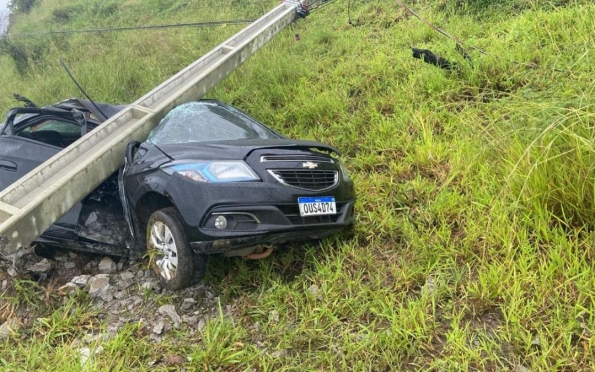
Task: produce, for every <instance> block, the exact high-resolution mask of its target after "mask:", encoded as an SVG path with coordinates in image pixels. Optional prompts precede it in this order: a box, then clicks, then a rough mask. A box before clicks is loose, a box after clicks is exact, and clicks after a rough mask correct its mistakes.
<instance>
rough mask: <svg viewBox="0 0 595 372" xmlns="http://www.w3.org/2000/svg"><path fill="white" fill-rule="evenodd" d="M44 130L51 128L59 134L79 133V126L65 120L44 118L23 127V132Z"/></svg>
mask: <svg viewBox="0 0 595 372" xmlns="http://www.w3.org/2000/svg"><path fill="white" fill-rule="evenodd" d="M44 130H53V131H56V132H58V133H60V134H70V135H73V134H80V133H81V127H80V126H78V125H77V124H73V123H69V122H65V121H58V120H45V121H42V122H40V123H37V124H33V125H31V126H28V127H27V128H25V129H23V132H29V133H31V132H36V131H44Z"/></svg>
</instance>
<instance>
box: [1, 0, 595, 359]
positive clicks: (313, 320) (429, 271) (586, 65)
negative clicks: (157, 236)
mask: <svg viewBox="0 0 595 372" xmlns="http://www.w3.org/2000/svg"><path fill="white" fill-rule="evenodd" d="M203 3H204V4H213V3H212V2H208V1H206V2H200V3H198V2H196V1H194V2H188V3H184V2H182V1H178V0H171V1H160V2H157V1H152V2H140V1H124V2H110V1H107V2H95V3H93V2H91V3H87V2H79V1H75V0H72V1H69V2H67V4H65V3H64V2H58V1H54V0H46V1H44V2H43V3H42V4H41V6H39V7H37V8H34V10H33V11H32V12H31V13H30V14H29V15H26V16H19V17H16V19H14V22H13V25H12V32H15V33H16V32H30V31H36V30H44V29H56V28H58V27H63V28H68V29H75V28H83V27H84V28H87V27H99V26H105V25H110V26H119V25H130V24H142V23H146V24H163V23H170V22H172V23H175V22H185V21H196V20H205V19H224V18H228V17H229V18H231V17H239V18H242V17H243V16H244V15H246V16H247V17H248V16H253V15H254V13H256V14H258V13H259V12H261V11H264V10H265V9H267V8H268V4H265V5H264V6H262V8H258V9H252V8H244V7H241V6H235V5H234V6H232V5H230V6H229V7H227V8H225V11H222V10H221V8H222V7H215V8H213V7H207V8H206V10H199V8H198V6H202V5H204V4H203ZM232 3H233V4H236V3H239V2H231V3H230V4H232ZM409 3H410V4H409V5H411V6H413V7H414V8H415V9H416V10H418V11H420V12H421V13H422V14H423V15H424V16H425V17H426V18H428V19H429V20H430V21H431V22H434V23H435V24H436V25H437V26H439V27H442V28H444V29H445V30H447V31H448V32H450V33H452V34H454V35H457V36H458V37H460V38H461V39H463V40H465V41H467V42H468V43H469V44H471V45H474V46H477V47H480V48H482V49H485V50H486V51H488V52H489V53H490V56H481V55H479V54H477V53H473V52H472V53H471V55H472V58H473V64H472V65H471V64H468V63H466V61H464V60H463V59H462V57H461V56H459V55H458V54H457V52H456V51H455V50H454V43H453V42H451V41H449V40H448V39H445V38H444V37H442V36H440V35H438V34H436V33H435V32H433V31H432V30H431V29H429V28H427V27H425V26H424V25H423V24H422V23H421V22H420V21H419V20H417V19H415V18H413V17H410V16H408V15H407V14H406V12H405V11H403V10H402V9H400V8H399V7H398V5H397V4H395V2H391V1H368V2H354V4H353V9H352V11H353V16H354V18H355V19H358V20H359V26H358V27H351V26H349V25H348V24H347V23H346V16H347V14H346V1H337V2H335V3H334V4H332V5H330V6H328V7H326V8H325V9H324V10H321V11H320V12H315V13H313V14H312V15H311V16H310V17H309V18H308V19H306V20H305V21H301V22H300V23H298V24H297V25H295V26H292V27H291V30H286V31H284V32H283V33H282V34H280V35H279V36H278V37H277V38H275V39H274V40H273V41H272V42H271V43H270V45H268V46H267V47H265V48H264V49H262V50H261V51H259V52H258V53H257V54H256V55H255V56H254V57H252V59H251V60H249V61H248V62H247V63H246V65H244V66H243V67H241V68H240V69H238V70H237V71H236V72H234V73H233V74H232V75H231V76H230V77H229V78H227V79H226V80H225V81H224V82H223V83H222V84H221V85H219V86H218V87H217V88H216V89H215V90H214V91H213V92H211V93H210V97H216V98H218V99H221V100H223V101H226V102H229V103H231V104H233V105H236V106H238V107H240V108H242V109H244V110H246V111H247V112H249V113H250V114H252V115H253V116H255V117H256V118H258V119H260V120H262V121H263V122H265V123H267V124H268V125H270V126H272V127H273V128H275V129H276V130H278V131H280V132H282V133H284V134H286V135H288V136H291V137H295V138H306V139H315V140H319V141H323V142H328V143H330V144H332V145H334V146H336V147H338V148H340V149H342V150H343V152H344V160H345V163H346V164H347V167H348V169H349V170H350V172H351V176H352V178H353V179H354V181H355V184H356V186H357V190H358V195H359V200H358V204H357V227H356V230H355V232H354V234H353V236H351V237H347V238H330V239H326V240H324V241H323V242H322V243H321V244H319V245H296V246H292V247H288V249H283V250H279V251H278V252H276V253H275V254H274V255H273V256H271V257H270V258H269V259H267V260H263V261H259V262H245V261H242V260H239V259H226V258H220V257H216V258H212V259H210V261H209V265H210V267H209V274H208V276H207V279H206V280H207V282H208V283H209V284H211V285H212V286H214V287H215V288H216V290H217V291H218V292H220V293H221V298H222V306H223V307H225V306H226V305H229V306H230V307H229V309H228V310H229V311H226V312H222V313H221V315H220V316H219V317H217V318H215V319H212V320H211V321H209V323H208V324H207V327H206V328H205V329H204V330H203V331H202V332H199V333H196V334H194V335H190V334H188V333H186V331H185V330H181V331H178V332H174V333H171V334H170V335H169V336H167V337H166V338H165V340H164V341H163V342H162V343H161V344H153V343H151V342H150V341H149V340H148V338H147V336H146V335H144V334H143V333H142V332H139V330H138V329H139V328H138V327H135V326H134V325H129V326H127V328H125V329H124V330H123V331H122V332H121V333H120V334H119V335H118V337H117V338H115V339H113V340H111V341H109V342H108V343H106V344H103V347H104V348H105V349H104V352H103V353H102V354H101V355H102V357H101V358H99V360H97V362H96V364H94V367H93V368H94V369H96V370H114V371H115V370H122V371H124V370H129V369H134V370H145V369H151V367H150V366H149V362H151V361H153V360H155V359H157V357H158V356H161V355H168V354H175V355H182V356H184V358H186V357H190V358H191V360H190V361H188V362H185V364H184V366H185V367H186V368H187V370H188V369H189V370H194V369H196V370H198V369H207V370H208V369H212V370H248V369H250V368H255V369H256V370H262V371H278V370H286V371H294V370H295V371H303V370H355V371H364V370H365V371H367V370H374V371H382V370H436V371H458V370H460V371H468V370H481V371H483V370H489V371H492V370H494V371H495V370H512V369H514V368H515V366H516V365H518V364H521V365H524V366H526V367H528V368H531V369H532V370H537V371H551V370H565V371H579V370H581V371H589V370H593V369H594V368H595V359H594V357H593V352H592V350H593V348H594V347H595V338H594V336H593V331H594V330H595V319H594V317H595V314H594V310H593V307H594V301H595V290H594V288H595V275H594V270H593V258H594V257H595V251H594V244H593V242H594V238H595V232H594V231H595V230H594V228H595V213H594V212H595V180H594V177H593V164H594V160H595V152H594V142H593V139H594V138H593V136H594V135H593V126H594V113H595V106H594V105H595V98H594V95H593V90H594V86H595V85H594V83H593V79H592V77H593V75H594V72H595V71H594V68H593V66H595V63H594V62H595V53H594V52H593V49H592V45H593V44H594V41H595V40H594V37H593V29H595V7H594V6H593V5H591V4H589V2H587V1H557V2H552V1H547V2H546V1H531V0H515V1H500V2H490V4H488V2H485V1H483V2H481V1H466V2H464V1H448V2H447V1H438V2H429V1H415V2H413V1H411V2H409ZM84 4H90V5H84ZM274 4H275V2H274V1H272V2H271V4H270V5H271V6H272V5H274ZM488 5H489V6H488ZM94 7H95V8H94ZM110 7H112V8H110ZM114 7H115V8H114ZM65 8H68V9H71V10H72V9H79V10H77V11H71V12H70V13H69V17H70V19H69V21H68V22H67V23H64V24H60V25H57V24H56V23H55V20H52V19H53V18H52V17H54V15H55V14H60V12H57V13H56V12H55V9H65ZM96 8H97V9H100V10H101V9H107V8H109V9H111V10H110V12H111V13H110V14H108V15H103V16H101V15H100V11H99V13H97V11H96ZM181 9H183V10H181ZM220 12H223V13H220ZM89 15H94V16H92V17H90V16H89ZM238 29H239V27H231V26H228V27H219V28H214V29H208V30H207V29H178V30H168V31H139V32H129V33H124V32H122V33H117V34H106V35H103V36H101V35H85V36H80V35H79V36H68V37H62V36H60V37H51V38H50V37H48V38H34V39H16V38H15V39H12V40H11V41H12V42H13V43H22V45H23V47H24V48H26V50H27V51H28V53H30V54H29V55H30V56H35V58H33V57H30V58H29V60H28V61H27V65H26V67H25V68H24V69H23V68H22V71H20V72H19V70H17V69H16V68H15V64H14V61H13V60H12V58H11V57H10V56H8V55H6V54H4V55H0V79H1V81H2V82H3V84H2V88H1V89H2V91H1V94H0V108H1V109H2V111H6V109H7V108H9V107H10V106H11V105H13V104H14V102H13V101H11V99H10V97H9V93H12V92H19V93H21V94H23V95H25V96H28V97H29V98H31V99H33V100H34V101H38V102H39V103H42V104H47V103H52V102H55V101H57V100H59V99H62V98H66V97H68V96H78V95H79V93H78V92H77V91H76V88H75V87H74V86H73V84H72V83H71V82H70V81H69V80H68V78H67V77H66V75H65V74H64V73H63V72H62V71H61V69H60V67H59V65H58V63H57V59H58V57H61V58H63V59H65V61H66V62H67V64H68V65H69V66H70V67H71V69H72V70H73V72H74V74H75V76H77V77H78V79H79V80H80V82H81V83H82V84H83V85H84V86H85V87H86V88H87V91H88V92H89V93H90V94H91V95H92V96H93V97H94V98H95V99H97V100H99V101H107V102H114V103H119V102H130V101H133V100H135V99H136V98H138V97H140V96H141V95H142V94H144V93H145V92H147V91H149V90H150V89H151V88H152V87H153V86H154V85H155V84H157V83H158V82H160V81H162V80H163V79H165V78H167V77H168V76H170V75H171V74H173V73H175V72H176V71H178V70H179V69H181V68H182V67H184V66H185V65H186V64H187V63H190V62H191V61H193V60H194V59H196V58H198V57H199V56H200V55H201V54H203V53H205V52H207V51H208V50H209V49H210V48H212V47H213V46H215V45H216V44H217V43H218V42H219V41H222V40H224V39H225V38H226V37H228V36H230V35H232V34H233V33H234V32H236V31H237V30H238ZM295 33H298V34H300V37H301V40H300V41H299V42H296V41H295V38H294V34H295ZM410 46H415V47H421V48H428V49H432V50H433V51H435V52H438V53H440V54H442V55H444V56H445V57H447V58H449V59H452V60H454V61H455V62H456V63H458V64H459V66H460V69H459V70H457V71H451V72H448V71H444V70H440V69H438V68H435V67H433V66H430V65H427V64H424V63H422V62H421V61H419V60H415V59H413V58H411V55H410V54H411V52H410V50H409V47H410ZM36 50H41V52H38V53H37V54H35V51H36ZM515 61H518V62H523V63H535V64H536V65H537V68H527V67H526V66H524V65H522V64H518V63H516V62H515ZM313 285H315V286H316V288H318V289H317V290H311V288H312V286H313ZM27 288H29V287H27ZM27 288H25V287H23V289H22V291H25V293H26V296H25V297H24V298H25V299H26V298H32V297H31V296H32V295H31V291H32V289H31V288H29V289H27ZM11 298H12V297H11ZM23 301H24V302H22V303H19V304H15V306H20V308H23V307H27V306H32V304H30V303H27V301H26V300H23ZM86 301H88V300H87V299H84V298H82V299H77V300H76V301H75V302H72V301H70V302H68V303H66V304H61V303H55V304H54V305H52V306H50V308H49V309H46V308H44V309H43V310H44V313H45V315H44V318H48V319H51V321H49V320H48V321H44V322H34V323H33V324H32V325H31V326H30V327H29V328H25V330H23V331H20V332H19V333H18V337H15V338H13V339H11V340H10V341H8V342H5V343H0V365H2V366H3V368H4V369H6V370H43V369H44V367H45V366H47V365H52V366H56V369H57V370H58V369H59V370H79V367H78V364H77V363H76V350H77V348H76V347H74V346H73V345H72V342H73V340H76V339H78V338H80V337H82V336H83V335H84V333H85V329H89V328H92V329H93V330H94V331H98V330H99V329H102V327H105V326H106V325H105V324H101V322H100V321H98V320H96V317H95V315H96V314H93V313H92V312H88V311H87V309H88V308H87V307H86V306H87V305H86V304H87V302H86ZM275 312H276V314H278V320H277V319H275V318H276V316H275ZM65 314H68V315H65ZM0 320H3V319H0ZM85 327H87V328H85ZM259 345H260V346H259ZM275 352H277V353H276V354H275ZM160 368H161V367H160Z"/></svg>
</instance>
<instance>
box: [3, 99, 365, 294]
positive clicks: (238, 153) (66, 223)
mask: <svg viewBox="0 0 595 372" xmlns="http://www.w3.org/2000/svg"><path fill="white" fill-rule="evenodd" d="M66 103H68V105H65V102H63V103H60V104H57V105H54V106H52V107H47V108H42V109H33V108H30V109H15V110H12V111H11V112H10V113H9V115H8V118H7V121H6V123H5V125H4V127H3V128H2V129H1V134H0V189H3V188H5V187H7V186H8V185H9V184H11V183H12V182H14V181H15V180H17V179H18V178H19V177H21V176H23V175H24V174H25V173H27V172H28V171H30V170H31V169H33V168H34V167H35V166H37V165H39V164H40V163H42V162H43V161H45V160H47V159H48V158H49V157H51V156H52V155H54V154H56V153H57V152H58V151H60V149H61V148H62V147H65V146H68V145H69V144H70V143H72V142H73V141H74V140H76V139H78V138H80V136H84V135H85V134H86V133H87V132H88V131H91V130H93V128H95V127H96V126H97V125H98V124H100V123H101V121H102V120H101V119H99V118H100V117H109V116H112V115H113V114H115V113H117V112H118V111H119V109H121V106H108V105H101V106H99V107H95V106H94V105H93V104H90V102H88V101H80V100H69V101H66ZM97 109H100V110H97ZM97 111H99V112H97ZM103 111H105V112H103ZM101 112H103V114H105V115H104V116H102V115H103V114H101ZM106 112H107V114H106ZM337 155H339V152H338V151H337V150H335V149H334V148H332V147H331V146H328V145H325V144H322V143H319V142H312V141H301V140H292V139H287V138H285V137H283V136H281V135H280V134H278V133H276V132H275V131H273V130H271V129H269V128H267V127H266V126H264V125H263V124H261V123H259V122H258V121H256V120H255V119H253V118H251V117H250V116H248V115H246V114H245V113H243V112H241V111H239V110H237V109H235V108H233V107H231V106H229V105H226V104H224V103H221V102H218V101H214V100H202V101H198V102H190V103H186V104H183V105H180V106H178V107H176V108H175V109H173V110H172V111H170V112H169V113H168V114H167V116H166V117H165V118H164V119H163V120H162V121H161V122H160V124H159V125H158V126H157V127H156V128H155V129H153V131H152V132H151V133H150V134H149V136H148V138H147V140H146V141H145V142H143V143H139V142H132V143H130V144H129V145H128V148H127V151H126V156H125V159H124V165H123V167H122V168H121V169H120V171H119V172H118V173H117V174H114V175H112V177H110V178H109V179H108V180H107V181H105V182H104V183H103V184H102V185H100V186H99V187H98V188H97V189H96V190H95V191H93V193H91V194H89V195H88V196H87V197H86V198H85V199H84V200H82V202H81V203H79V204H78V205H77V206H75V207H74V208H73V209H72V210H70V211H69V212H68V213H67V214H66V215H65V216H64V217H63V218H62V219H60V220H59V221H58V222H56V223H55V224H54V225H53V226H52V227H51V228H50V229H48V230H47V231H46V232H44V234H43V235H42V236H41V237H40V238H39V239H38V242H40V243H45V244H53V245H60V246H62V247H67V248H71V249H78V250H85V251H91V252H97V253H103V254H115V255H138V254H146V253H148V255H149V257H150V261H151V264H152V266H153V267H154V269H155V270H156V271H157V272H158V273H159V275H160V277H161V280H162V282H163V284H164V286H165V287H166V288H169V289H180V288H183V287H185V286H188V285H190V284H191V283H193V282H195V281H197V280H198V279H200V278H201V277H202V275H203V274H204V271H205V259H204V255H206V254H214V253H220V254H224V255H226V256H243V257H247V258H262V257H265V256H267V255H268V254H270V252H271V251H272V246H276V245H279V244H281V243H284V242H289V241H296V240H305V239H320V238H323V237H325V236H328V235H331V234H334V233H337V232H339V231H342V230H345V229H347V228H349V227H350V226H351V225H352V224H353V222H354V214H353V211H354V203H355V192H354V187H353V182H352V181H351V180H350V179H349V176H348V174H347V172H346V171H345V168H344V167H343V166H342V164H341V162H340V161H339V160H338V158H337Z"/></svg>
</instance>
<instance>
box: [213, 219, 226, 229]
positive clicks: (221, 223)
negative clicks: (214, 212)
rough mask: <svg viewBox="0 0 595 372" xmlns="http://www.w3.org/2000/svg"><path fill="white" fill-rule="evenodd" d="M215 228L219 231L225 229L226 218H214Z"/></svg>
mask: <svg viewBox="0 0 595 372" xmlns="http://www.w3.org/2000/svg"><path fill="white" fill-rule="evenodd" d="M215 227H216V228H218V229H219V230H223V229H225V228H226V227H227V218H225V217H223V216H217V218H215Z"/></svg>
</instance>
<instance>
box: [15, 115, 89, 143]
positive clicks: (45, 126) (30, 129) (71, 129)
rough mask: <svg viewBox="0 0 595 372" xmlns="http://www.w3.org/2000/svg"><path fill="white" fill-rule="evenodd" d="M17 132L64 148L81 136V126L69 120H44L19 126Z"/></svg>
mask: <svg viewBox="0 0 595 372" xmlns="http://www.w3.org/2000/svg"><path fill="white" fill-rule="evenodd" d="M15 134H16V135H17V136H19V137H24V138H30V139H32V140H35V141H38V142H43V143H45V144H48V145H52V146H56V147H62V148H64V147H66V146H68V145H70V144H71V143H72V142H74V141H76V140H77V139H79V138H80V136H81V127H80V126H79V125H78V124H74V123H70V122H67V121H60V120H44V121H41V122H37V123H35V124H32V125H28V126H26V127H24V128H19V129H18V130H16V133H15Z"/></svg>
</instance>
